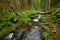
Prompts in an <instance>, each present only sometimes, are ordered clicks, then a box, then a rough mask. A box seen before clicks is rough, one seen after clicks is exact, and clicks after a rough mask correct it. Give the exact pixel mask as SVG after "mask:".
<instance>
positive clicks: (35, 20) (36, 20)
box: [33, 14, 42, 22]
mask: <svg viewBox="0 0 60 40" xmlns="http://www.w3.org/2000/svg"><path fill="white" fill-rule="evenodd" d="M41 16H42V15H41V14H39V15H38V17H37V18H36V19H33V21H34V22H39V19H40V18H41Z"/></svg>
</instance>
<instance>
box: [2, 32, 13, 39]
mask: <svg viewBox="0 0 60 40" xmlns="http://www.w3.org/2000/svg"><path fill="white" fill-rule="evenodd" d="M12 36H13V33H9V34H8V35H7V36H5V37H4V38H2V39H1V40H10V39H11V38H12Z"/></svg>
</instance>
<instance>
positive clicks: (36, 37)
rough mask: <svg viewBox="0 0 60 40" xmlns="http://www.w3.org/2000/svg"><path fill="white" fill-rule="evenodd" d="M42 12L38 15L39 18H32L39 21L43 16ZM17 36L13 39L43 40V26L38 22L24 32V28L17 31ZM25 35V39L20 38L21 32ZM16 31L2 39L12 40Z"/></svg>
mask: <svg viewBox="0 0 60 40" xmlns="http://www.w3.org/2000/svg"><path fill="white" fill-rule="evenodd" d="M41 16H42V15H41V14H39V15H38V17H37V18H35V19H32V20H33V22H35V23H38V22H39V20H40V18H41ZM16 33H17V34H16V35H17V36H16V38H14V39H13V40H42V38H41V27H39V26H38V25H37V24H36V25H32V27H31V28H30V31H28V32H25V33H23V30H19V31H17V32H16ZM22 33H23V34H24V35H22V36H23V39H20V35H21V34H22ZM14 34H15V33H9V34H8V35H7V36H5V37H4V38H3V39H2V40H11V38H12V37H13V35H14Z"/></svg>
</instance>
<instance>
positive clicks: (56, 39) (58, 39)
mask: <svg viewBox="0 0 60 40" xmlns="http://www.w3.org/2000/svg"><path fill="white" fill-rule="evenodd" d="M56 30H57V32H56V33H55V34H54V35H53V36H51V37H50V38H49V40H60V28H59V27H57V29H56Z"/></svg>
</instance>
